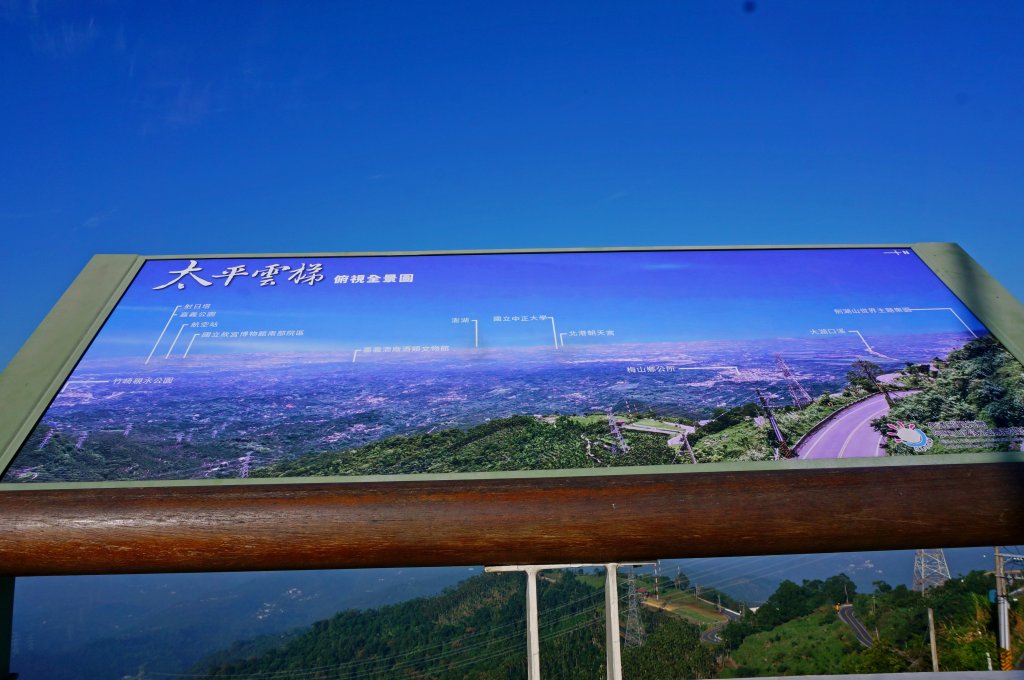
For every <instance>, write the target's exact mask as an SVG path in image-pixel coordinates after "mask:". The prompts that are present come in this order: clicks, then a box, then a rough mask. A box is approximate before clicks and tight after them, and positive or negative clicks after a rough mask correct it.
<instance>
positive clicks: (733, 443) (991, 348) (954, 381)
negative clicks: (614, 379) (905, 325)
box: [51, 337, 1024, 477]
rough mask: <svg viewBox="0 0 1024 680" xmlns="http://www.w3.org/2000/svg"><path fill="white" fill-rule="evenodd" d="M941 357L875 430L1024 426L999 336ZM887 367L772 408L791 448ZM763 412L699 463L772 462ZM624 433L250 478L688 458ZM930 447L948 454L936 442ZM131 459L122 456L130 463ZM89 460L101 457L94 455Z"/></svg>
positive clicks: (727, 431)
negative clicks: (807, 399) (973, 423)
mask: <svg viewBox="0 0 1024 680" xmlns="http://www.w3.org/2000/svg"><path fill="white" fill-rule="evenodd" d="M936 362H937V363H939V364H941V371H940V372H939V375H938V377H937V378H935V379H934V380H933V379H932V378H931V377H930V375H929V372H928V367H922V366H917V365H912V364H910V365H908V366H907V367H906V369H905V370H904V371H903V373H902V375H901V376H900V378H899V382H900V383H902V385H903V386H905V387H913V388H914V389H919V390H921V391H920V392H919V393H917V394H913V395H910V396H906V397H904V398H902V399H900V400H899V401H898V402H897V403H896V405H895V406H894V407H893V408H892V410H891V411H890V414H889V415H888V416H886V417H885V418H882V419H879V420H877V421H875V422H874V423H873V425H874V427H875V428H876V429H878V430H879V432H885V431H886V423H888V422H894V421H895V420H903V421H907V422H914V423H918V424H921V423H927V422H929V421H934V420H981V421H984V422H985V423H987V424H989V425H991V426H994V427H1009V426H1024V368H1022V367H1021V365H1020V364H1019V363H1018V362H1017V361H1016V360H1014V359H1013V357H1012V356H1011V355H1010V354H1009V353H1008V352H1006V350H1005V349H1003V348H1002V346H1000V345H999V343H998V342H997V341H995V340H994V339H992V338H989V337H985V338H979V339H977V340H973V341H971V342H969V343H967V344H966V345H965V346H964V347H962V348H961V349H959V350H956V351H954V352H952V353H951V354H950V355H949V359H948V361H946V362H941V361H939V360H936ZM881 371H882V369H881V368H879V367H878V366H877V365H875V364H873V363H871V362H869V361H863V360H861V361H857V362H854V364H853V365H852V367H851V370H850V371H849V372H848V374H847V378H848V380H849V384H848V385H847V387H846V389H844V390H843V392H842V393H840V394H825V395H822V396H820V397H818V398H817V399H815V400H814V401H812V402H811V403H810V404H809V405H807V406H806V407H803V408H798V407H795V406H787V407H780V408H776V409H773V410H774V413H775V418H776V421H777V423H778V425H779V428H780V429H781V431H782V433H783V435H784V436H785V437H786V440H787V442H788V443H789V444H790V446H793V445H795V444H796V443H797V441H799V440H800V438H801V437H803V436H804V435H806V434H807V433H808V432H810V431H811V430H812V429H813V428H814V427H815V426H816V425H817V424H819V423H820V422H822V421H823V420H825V419H826V418H828V417H829V416H830V415H832V414H833V413H835V412H836V411H838V410H840V409H842V408H843V407H845V406H849V405H850V404H852V403H854V402H856V401H858V400H860V399H863V398H865V397H867V396H870V395H871V394H876V393H878V392H879V389H880V388H879V387H878V384H877V382H876V378H877V377H878V375H879V374H880V373H881ZM764 416H765V414H764V412H763V409H762V408H761V407H760V406H759V405H758V404H756V403H753V402H751V403H746V404H743V405H741V406H737V407H734V408H731V409H718V410H716V411H715V416H714V418H713V419H712V420H711V421H709V422H707V423H705V424H704V425H703V426H701V427H698V428H697V430H696V432H694V433H693V434H691V435H689V442H690V444H691V446H692V448H693V453H694V456H695V458H696V459H697V462H700V463H709V462H721V461H761V460H772V459H773V458H774V449H775V447H776V446H777V443H776V441H775V438H774V436H773V434H772V431H771V428H770V427H769V426H768V424H767V423H766V422H764V421H763V418H764ZM617 417H619V416H617ZM621 419H624V420H627V421H628V422H632V423H637V424H641V425H648V426H653V427H669V428H671V425H672V421H666V420H661V419H659V418H657V417H656V415H655V414H653V413H650V412H644V413H641V414H632V415H629V416H622V417H621ZM759 420H760V424H758V422H759ZM622 436H623V438H624V439H625V441H626V443H627V445H628V448H629V451H628V452H622V451H620V450H619V448H620V447H619V443H618V441H617V440H616V439H615V438H614V437H613V435H612V434H611V432H609V428H608V416H607V415H606V414H587V415H575V416H565V415H562V416H557V417H547V418H544V419H538V418H535V417H531V416H512V417H509V418H501V419H497V420H493V421H490V422H487V423H484V424H482V425H478V426H476V427H471V428H469V429H466V430H461V429H450V430H442V431H439V432H432V433H428V434H417V435H410V436H395V437H389V438H387V439H383V440H381V441H378V442H373V443H371V444H367V445H365V446H361V447H358V448H353V449H347V450H344V451H331V452H326V453H319V454H312V455H307V456H303V457H300V458H297V459H293V460H287V461H280V462H277V463H275V464H273V465H270V466H268V467H266V468H262V469H257V470H254V471H253V472H252V474H251V476H253V477H290V476H323V475H394V474H409V473H449V472H490V471H494V472H499V471H513V470H557V469H573V468H593V467H617V466H626V465H665V464H673V463H685V462H687V460H688V455H686V453H685V452H683V451H682V450H681V449H682V447H679V446H669V445H668V436H667V435H665V434H661V433H651V432H640V431H636V430H625V429H624V430H622ZM887 446H888V447H889V452H890V453H891V454H907V453H913V452H914V449H911V448H910V447H907V446H896V445H894V444H893V443H892V442H888V443H887ZM52 447H63V448H62V449H61V451H62V453H61V455H63V456H65V457H67V458H69V460H70V459H71V458H73V457H76V456H77V457H80V458H84V457H86V456H87V455H88V454H87V453H81V452H79V453H77V454H76V453H74V452H73V451H71V449H72V448H73V447H72V446H71V444H70V442H69V441H67V440H65V439H64V438H62V437H54V438H53V443H52V444H51V448H52ZM983 447H984V448H987V449H991V448H992V447H991V446H989V445H983ZM64 449H67V450H66V451H65V450H64ZM929 452H931V453H945V452H947V451H946V450H945V449H943V447H942V445H941V443H939V444H937V445H935V446H934V447H933V448H932V449H930V451H929ZM128 458H129V457H128V456H125V460H127V459H128ZM62 460H63V459H62ZM88 463H89V464H95V461H91V460H90V461H88Z"/></svg>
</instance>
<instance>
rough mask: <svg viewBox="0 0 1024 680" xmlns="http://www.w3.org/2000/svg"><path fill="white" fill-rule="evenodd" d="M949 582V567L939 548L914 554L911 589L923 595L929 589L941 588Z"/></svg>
mask: <svg viewBox="0 0 1024 680" xmlns="http://www.w3.org/2000/svg"><path fill="white" fill-rule="evenodd" d="M948 580H949V566H947V565H946V553H944V552H942V549H941V548H938V549H935V550H923V549H922V550H918V551H917V552H916V553H915V554H914V582H913V589H914V590H916V591H917V592H919V593H923V592H925V591H926V590H928V589H929V588H934V587H935V586H941V585H942V584H943V583H945V582H946V581H948Z"/></svg>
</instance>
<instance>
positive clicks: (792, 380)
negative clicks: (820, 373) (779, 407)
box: [775, 354, 811, 408]
mask: <svg viewBox="0 0 1024 680" xmlns="http://www.w3.org/2000/svg"><path fill="white" fill-rule="evenodd" d="M775 365H776V366H777V367H778V369H779V372H780V373H782V377H784V378H785V379H786V388H787V389H788V390H789V396H790V397H792V398H793V403H794V404H796V405H797V406H799V407H800V408H803V407H805V406H807V405H808V404H810V403H811V395H809V394H807V390H805V389H804V386H803V385H801V384H800V381H799V380H798V379H797V377H796V374H795V373H793V370H792V369H791V368H790V367H789V364H787V363H786V360H785V359H783V358H782V355H781V354H776V355H775Z"/></svg>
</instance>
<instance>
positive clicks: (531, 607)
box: [525, 567, 540, 680]
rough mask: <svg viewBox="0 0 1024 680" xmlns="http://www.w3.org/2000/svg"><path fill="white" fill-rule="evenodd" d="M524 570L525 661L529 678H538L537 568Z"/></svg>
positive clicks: (530, 679) (532, 679)
mask: <svg viewBox="0 0 1024 680" xmlns="http://www.w3.org/2000/svg"><path fill="white" fill-rule="evenodd" d="M525 571H526V627H527V637H526V663H527V666H528V668H529V673H528V678H529V680H540V625H539V623H538V621H537V568H536V567H527V568H526V569H525Z"/></svg>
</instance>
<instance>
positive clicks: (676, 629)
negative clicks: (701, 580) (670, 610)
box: [197, 572, 714, 680]
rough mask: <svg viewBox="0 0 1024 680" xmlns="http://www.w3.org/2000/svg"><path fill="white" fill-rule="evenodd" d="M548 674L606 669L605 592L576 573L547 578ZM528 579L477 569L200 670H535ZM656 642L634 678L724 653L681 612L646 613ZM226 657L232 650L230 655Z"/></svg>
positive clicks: (519, 673) (707, 663)
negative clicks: (529, 652)
mask: <svg viewBox="0 0 1024 680" xmlns="http://www.w3.org/2000/svg"><path fill="white" fill-rule="evenodd" d="M538 597H539V605H540V634H541V663H542V668H541V672H542V675H543V676H544V677H551V678H567V679H579V680H591V679H592V678H597V677H603V675H604V655H605V650H604V594H603V592H602V591H601V590H600V589H597V588H594V587H592V586H590V585H587V584H586V583H585V582H583V581H582V580H580V579H578V578H576V577H575V576H574V575H573V574H572V573H570V572H561V573H558V572H555V573H552V574H551V575H550V577H548V576H547V575H546V577H545V578H542V579H540V581H539V583H538ZM525 601H526V600H525V578H524V577H523V576H522V575H521V574H504V575H491V574H485V575H482V576H478V577H474V578H472V579H469V580H467V581H465V582H464V583H462V584H461V585H459V586H458V587H457V588H454V589H450V590H448V591H446V592H445V593H443V594H442V595H439V596H436V597H430V598H421V599H418V600H412V601H409V602H405V603H403V604H399V605H393V606H388V607H381V608H379V609H371V610H355V611H346V612H341V613H340V614H338V615H337V616H335V617H333V618H332V619H329V620H327V621H321V622H320V623H317V624H316V625H314V626H313V627H312V628H311V629H310V630H308V631H307V632H305V633H304V634H301V635H299V636H298V637H296V638H295V639H293V640H292V641H291V642H289V643H287V644H285V645H284V646H282V647H281V648H279V649H275V650H271V651H269V652H267V653H265V654H261V655H258V656H254V657H252V658H248V659H243V660H234V661H222V662H219V663H218V664H217V665H216V666H214V667H212V668H211V667H210V666H209V665H207V666H205V667H201V668H197V670H200V672H206V673H207V674H208V675H207V677H209V678H223V677H247V676H250V675H253V674H257V673H278V674H279V675H278V676H276V677H304V678H316V679H321V680H327V679H332V680H333V679H336V678H337V679H343V678H344V679H350V678H351V679H354V678H360V679H371V678H396V677H402V678H423V679H427V678H430V679H438V680H440V679H444V678H479V679H491V678H494V679H498V678H501V679H506V678H507V679H509V680H512V679H516V680H518V679H520V678H523V677H525V676H526V662H525V649H526V638H525V636H526V630H525ZM644 623H645V626H646V629H647V633H648V638H647V643H646V644H645V645H644V646H643V647H638V648H631V647H626V648H625V649H624V650H623V667H624V673H625V674H626V675H627V676H628V677H633V678H678V677H694V676H701V677H708V676H710V675H711V674H712V673H713V671H714V656H713V653H712V651H711V650H710V648H709V647H707V646H706V645H703V644H702V643H701V642H700V641H699V635H700V630H699V629H698V628H697V627H696V626H693V625H690V624H688V623H686V622H684V621H682V620H680V619H678V618H675V617H670V616H667V615H663V614H659V613H652V612H644ZM220 658H223V657H220Z"/></svg>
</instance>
